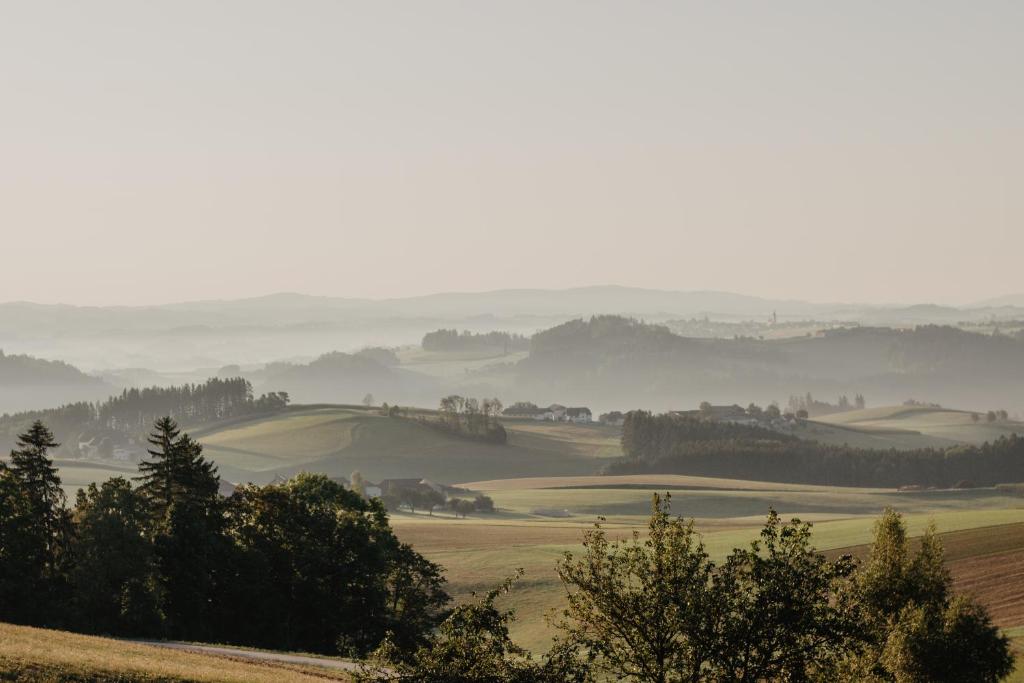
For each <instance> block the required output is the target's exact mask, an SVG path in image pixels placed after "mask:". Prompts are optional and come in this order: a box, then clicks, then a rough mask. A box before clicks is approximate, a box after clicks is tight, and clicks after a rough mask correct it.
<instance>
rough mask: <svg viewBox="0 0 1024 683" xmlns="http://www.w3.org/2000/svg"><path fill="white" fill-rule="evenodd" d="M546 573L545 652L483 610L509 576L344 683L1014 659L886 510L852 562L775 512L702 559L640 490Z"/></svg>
mask: <svg viewBox="0 0 1024 683" xmlns="http://www.w3.org/2000/svg"><path fill="white" fill-rule="evenodd" d="M556 571H557V573H558V576H559V578H560V579H561V581H562V584H563V587H564V589H565V592H566V600H567V605H566V607H565V609H563V610H562V611H561V612H559V613H557V614H555V615H554V616H553V622H552V623H553V624H554V625H555V626H556V628H557V629H558V637H557V639H556V641H555V645H554V647H553V649H552V650H551V651H550V652H549V653H548V654H547V655H546V656H545V657H544V658H542V659H539V660H538V659H535V658H533V657H531V656H530V654H529V653H528V652H526V651H525V650H523V649H522V648H520V647H518V646H517V645H516V644H515V642H514V641H513V640H512V639H511V637H510V636H509V627H510V625H511V623H512V622H513V619H514V615H513V614H512V613H511V612H510V611H507V610H502V609H500V608H499V607H498V606H497V600H498V599H499V597H500V595H501V594H502V593H503V592H506V591H508V590H509V589H510V588H511V586H512V583H513V582H514V579H515V578H517V577H518V576H519V575H521V572H519V573H517V575H516V576H514V577H513V579H510V580H509V581H507V582H505V583H504V584H503V585H502V586H500V587H499V588H497V589H495V590H493V591H491V592H489V593H488V594H486V595H485V596H484V597H483V599H482V600H480V601H478V602H474V603H469V604H466V605H462V606H460V607H458V608H456V609H455V610H454V612H453V613H452V615H451V616H450V617H449V618H448V619H446V620H445V621H444V623H442V624H441V626H440V628H439V629H438V631H437V632H436V633H435V634H434V635H432V637H431V638H430V639H429V642H428V643H426V644H425V645H423V646H421V647H419V648H417V649H415V650H411V651H410V650H408V649H404V648H401V647H400V646H398V645H397V644H394V643H391V642H385V643H384V645H383V646H382V647H381V648H380V649H379V650H378V651H377V653H376V656H377V663H376V664H371V665H369V666H367V667H364V669H363V671H362V672H360V673H359V674H358V675H357V680H359V681H362V682H364V683H367V682H373V683H377V682H381V683H383V682H389V681H403V682H405V681H408V682H410V683H411V682H413V681H416V682H421V681H447V682H453V683H457V682H465V683H477V682H479V683H483V682H485V681H486V682H491V681H494V682H497V681H508V682H513V683H556V682H557V683H562V682H566V681H568V682H572V683H596V682H597V681H605V680H619V681H631V682H638V683H641V682H642V683H668V682H669V681H671V682H673V683H675V682H683V681H692V682H697V681H706V682H709V683H726V682H728V683H736V682H739V683H745V682H749V683H755V682H759V681H792V682H796V681H802V682H807V683H811V682H820V683H825V682H839V683H854V682H863V681H873V682H875V683H883V682H886V683H887V682H892V683H912V682H918V681H928V682H930V683H974V682H977V683H987V682H991V681H998V680H1001V679H1002V678H1004V677H1005V676H1007V675H1008V674H1009V673H1010V672H1011V671H1012V669H1013V657H1012V655H1011V653H1010V648H1009V643H1008V640H1007V638H1006V637H1005V636H1003V635H1001V634H1000V633H999V631H998V629H997V628H996V627H995V626H993V624H992V622H991V619H990V617H989V615H988V613H987V611H986V610H985V609H984V608H983V607H982V606H980V605H979V604H977V603H975V602H973V601H971V600H970V599H968V598H966V597H964V596H960V595H956V594H954V593H953V591H952V588H951V579H950V575H949V572H948V571H947V569H946V568H945V564H944V561H943V549H942V544H941V542H940V540H939V539H938V538H937V536H936V534H935V530H934V528H930V529H929V530H928V531H927V532H926V533H925V535H924V537H923V538H922V540H921V544H920V549H919V550H918V551H917V552H916V553H912V552H911V551H910V548H909V543H908V539H907V531H906V527H905V525H904V523H903V520H902V519H901V518H900V516H899V515H898V514H897V513H895V512H893V511H891V510H888V511H886V512H885V514H884V515H883V516H882V518H881V519H880V520H879V521H878V522H877V524H876V526H875V531H874V542H873V544H872V546H871V549H870V551H869V553H868V557H867V559H866V561H865V562H863V563H862V564H861V563H859V562H858V561H856V560H855V559H854V558H852V557H851V556H848V555H845V556H842V557H839V558H836V559H833V560H829V559H827V558H826V557H824V556H823V555H822V554H821V553H819V552H817V550H815V548H814V547H813V546H812V545H811V525H810V524H807V523H802V522H800V520H798V519H793V520H790V521H789V522H784V521H783V520H782V519H781V518H780V517H779V516H778V515H777V514H776V513H774V512H771V513H770V514H769V516H768V519H767V522H766V523H765V525H764V528H763V529H762V530H761V533H760V536H759V537H758V538H757V539H756V540H755V541H753V542H752V543H751V544H750V545H748V546H747V547H742V548H736V549H734V550H733V551H732V552H731V553H729V555H728V556H727V557H726V558H725V560H724V561H723V562H722V563H721V564H716V563H715V562H713V561H712V560H711V559H710V557H709V554H708V551H707V549H706V548H705V547H704V544H703V542H702V541H701V538H700V535H699V534H698V533H697V532H696V531H695V530H694V526H693V522H692V521H690V522H686V521H684V520H682V519H678V518H674V517H672V516H671V514H670V508H669V499H668V498H667V497H666V498H665V499H664V501H662V500H661V499H660V498H659V497H658V496H655V497H654V501H653V511H652V515H651V518H650V522H649V525H648V529H647V533H646V534H644V535H641V534H640V533H639V532H634V533H633V535H632V537H630V538H626V539H624V540H620V539H615V538H610V537H609V533H608V532H606V530H605V529H604V528H602V526H601V525H600V524H597V525H595V527H594V529H593V530H591V531H589V532H587V533H586V534H585V537H584V544H583V551H582V552H581V553H580V554H579V555H577V554H574V553H566V554H565V555H564V556H563V558H562V560H561V561H560V562H559V563H558V564H557V567H556Z"/></svg>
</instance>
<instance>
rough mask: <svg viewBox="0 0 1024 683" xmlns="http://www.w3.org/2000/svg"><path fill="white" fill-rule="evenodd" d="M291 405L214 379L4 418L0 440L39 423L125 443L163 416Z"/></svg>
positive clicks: (211, 417)
mask: <svg viewBox="0 0 1024 683" xmlns="http://www.w3.org/2000/svg"><path fill="white" fill-rule="evenodd" d="M288 402H289V397H288V394H287V392H283V391H282V392H270V393H267V394H263V395H261V396H259V397H258V398H256V397H254V396H253V390H252V385H251V384H250V383H249V382H248V380H245V379H243V378H241V377H235V378H231V379H220V378H217V377H214V378H211V379H208V380H207V381H206V382H204V383H202V384H184V385H181V386H172V387H148V388H144V389H135V388H133V389H125V390H123V391H122V392H121V393H120V394H119V395H117V396H111V397H110V398H108V399H107V400H105V401H101V402H96V403H88V402H79V403H71V404H68V405H64V406H61V407H60V408H52V409H47V410H36V411H28V412H23V413H16V414H14V415H4V416H3V417H0V435H5V436H6V437H7V438H8V439H10V438H12V437H14V436H15V435H16V434H17V433H18V432H20V431H22V430H24V429H26V428H27V427H28V426H29V425H31V424H32V423H33V422H35V421H37V420H38V421H43V422H45V423H46V424H48V425H49V426H50V428H51V429H54V430H56V431H57V432H59V433H61V434H75V435H78V438H79V440H86V439H93V438H94V437H96V438H97V439H98V440H100V439H103V437H111V438H112V440H114V441H123V438H120V437H126V436H127V437H141V436H142V435H144V434H145V432H146V430H147V429H148V428H149V426H150V425H152V424H153V422H154V421H155V420H157V419H159V418H160V417H161V416H170V417H172V418H174V419H175V420H178V421H182V422H188V423H190V424H194V425H199V424H206V423H210V422H216V421H217V420H223V419H227V418H232V417H240V416H242V415H248V414H254V413H270V412H276V411H278V410H283V409H284V408H285V407H286V406H287V405H288ZM108 445H109V444H108Z"/></svg>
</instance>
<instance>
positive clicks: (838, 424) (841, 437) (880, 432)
mask: <svg viewBox="0 0 1024 683" xmlns="http://www.w3.org/2000/svg"><path fill="white" fill-rule="evenodd" d="M972 415H973V413H972V412H970V411H966V410H951V409H947V408H928V407H922V406H884V407H879V408H867V409H864V410H852V411H847V412H842V413H834V414H832V415H825V416H823V417H817V418H814V419H813V420H810V421H809V422H808V425H807V429H806V430H804V431H805V432H806V434H805V433H803V432H801V433H799V434H798V435H799V436H801V437H806V438H812V439H817V440H819V441H823V442H827V443H849V444H850V445H851V446H861V447H865V448H886V447H893V448H918V447H936V448H942V447H945V446H952V445H956V444H964V443H966V444H976V445H977V444H982V443H984V442H986V441H994V440H996V439H998V438H999V437H1001V436H1009V435H1010V434H1014V433H1016V434H1024V423H1021V422H1016V421H1013V420H1007V421H997V422H987V421H986V419H985V415H984V414H980V417H979V419H978V420H977V421H976V420H975V419H974V418H973V417H972ZM887 443H888V444H889V445H888V446H887V445H886V444H887Z"/></svg>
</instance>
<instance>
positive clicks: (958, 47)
mask: <svg viewBox="0 0 1024 683" xmlns="http://www.w3.org/2000/svg"><path fill="white" fill-rule="evenodd" d="M1021 35H1024V3H1021V2H1018V1H1016V0H1015V1H1012V2H1000V1H998V0H992V1H988V2H976V3H968V2H945V1H943V0H931V1H927V2H924V1H922V2H897V1H886V2H882V1H878V2H874V1H865V2H842V3H840V2H828V3H823V2H820V1H811V2H796V1H783V2H773V3H766V2H710V1H709V2H685V1H682V0H677V1H674V2H658V1H657V0H649V1H644V2H628V1H625V0H623V1H620V2H604V1H602V0H580V1H578V2H568V1H564V0H544V1H540V2H535V1H531V0H515V1H514V2H513V1H508V2H493V1H484V0H472V1H466V2H450V1H447V0H430V1H429V2H422V1H419V0H415V1H413V0H410V1H408V2H393V1H387V0H374V1H367V2H345V1H342V0H330V1H319V0H301V1H297V2H281V1H277V2H263V1H260V0H217V1H213V2H211V1H210V0H202V1H192V0H173V1H166V2H160V1H156V0H151V1H148V2H138V1H137V0H124V1H120V2H115V1H110V0H91V1H90V2H88V3H83V2H78V1H75V0H67V1H66V2H54V1H52V0H32V1H31V2H17V1H14V0H10V1H7V0H0V301H12V300H30V301H37V302H41V303H54V302H62V303H71V304H81V305H106V304H147V303H164V302H172V301H183V300H195V299H214V298H235V297H246V296H258V295H262V294H268V293H272V292H278V291H292V292H303V293H309V294H319V295H333V296H353V297H399V296H410V295H418V294H426V293H432V292H438V291H481V290H491V289H500V288H519V287H551V288H561V287H572V286H582V285H597V284H620V285H629V286H638V287H652V288H660V289H674V290H695V289H699V290H726V291H735V292H742V293H746V294H754V295H761V296H767V297H786V298H796V299H806V300H812V301H856V302H878V303H881V302H891V303H897V302H904V303H906V302H923V301H928V302H938V303H954V304H958V303H959V304H963V303H969V302H974V301H978V300H981V299H985V298H988V297H995V296H1000V295H1004V294H1010V293H1014V292H1020V291H1022V290H1024V280H1022V278H1021V267H1020V263H1021V256H1022V254H1024V187H1022V185H1024V87H1021V85H1022V83H1024V41H1022V40H1021V39H1020V36H1021Z"/></svg>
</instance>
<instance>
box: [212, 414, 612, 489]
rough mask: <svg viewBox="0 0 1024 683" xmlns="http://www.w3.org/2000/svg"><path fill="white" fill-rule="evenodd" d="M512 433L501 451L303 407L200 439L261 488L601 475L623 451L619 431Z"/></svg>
mask: <svg viewBox="0 0 1024 683" xmlns="http://www.w3.org/2000/svg"><path fill="white" fill-rule="evenodd" d="M416 414H417V415H430V414H432V413H431V411H419V412H418V413H416ZM507 429H508V432H509V441H508V444H507V445H504V446H498V445H494V444H487V443H481V442H478V441H473V440H470V439H465V438H460V437H458V436H455V435H451V434H448V433H445V432H442V431H439V430H436V429H432V428H430V427H428V426H425V425H422V424H419V423H418V422H416V420H415V419H410V418H389V417H385V416H382V415H380V414H379V412H378V411H377V410H373V409H362V408H353V407H341V406H339V407H302V406H298V407H294V408H292V409H290V410H288V411H287V412H285V413H282V414H279V415H273V416H269V417H264V418H259V419H256V420H252V421H247V422H243V423H237V424H232V425H227V426H225V427H223V428H220V429H214V430H210V431H205V432H200V433H199V434H198V439H199V441H200V442H201V443H202V444H203V445H204V447H205V448H206V454H207V456H208V457H210V458H211V459H213V460H214V462H216V463H217V465H218V466H219V467H220V470H221V473H222V475H223V476H224V477H225V478H227V479H228V480H230V481H233V482H239V481H242V482H244V481H253V482H257V483H263V482H267V481H270V480H271V479H273V478H274V477H275V476H276V475H282V476H286V477H287V476H291V475H293V474H295V473H296V472H299V471H302V470H308V471H310V472H322V473H325V474H328V475H330V476H346V477H347V476H349V475H350V474H351V473H352V472H353V471H355V470H359V471H360V472H362V474H363V476H365V477H367V478H368V479H371V480H376V479H380V478H386V477H416V476H419V477H426V478H429V479H434V480H436V481H440V482H444V483H451V482H455V481H462V480H466V479H485V478H500V477H509V476H514V475H519V474H527V475H537V476H558V475H574V474H594V473H595V472H597V471H598V470H600V468H601V466H602V464H603V463H602V461H603V460H604V459H606V458H610V457H617V456H618V455H619V454H620V450H619V444H618V441H619V431H618V429H616V428H609V427H604V426H601V425H574V424H562V423H559V424H556V423H534V422H527V423H522V422H521V421H509V422H508V423H507Z"/></svg>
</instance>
